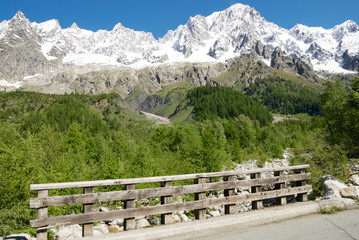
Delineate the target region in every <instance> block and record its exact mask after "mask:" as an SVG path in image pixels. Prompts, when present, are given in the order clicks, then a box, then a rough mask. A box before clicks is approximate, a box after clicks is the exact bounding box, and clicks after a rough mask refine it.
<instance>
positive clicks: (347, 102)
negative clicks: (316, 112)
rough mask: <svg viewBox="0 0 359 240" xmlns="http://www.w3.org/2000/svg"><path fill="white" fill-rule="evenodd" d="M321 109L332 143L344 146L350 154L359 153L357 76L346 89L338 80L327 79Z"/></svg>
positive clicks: (358, 92)
mask: <svg viewBox="0 0 359 240" xmlns="http://www.w3.org/2000/svg"><path fill="white" fill-rule="evenodd" d="M321 100H322V111H323V113H324V117H325V119H326V122H327V127H328V130H329V132H330V135H329V139H330V140H331V142H332V143H335V144H339V145H343V146H345V147H344V148H345V149H346V150H347V151H348V152H349V155H350V156H358V155H359V124H358V119H359V78H356V79H353V80H352V82H351V88H350V89H346V88H345V87H344V85H343V83H342V82H341V81H340V80H335V81H329V82H328V83H327V85H326V87H325V89H324V93H323V94H322V96H321Z"/></svg>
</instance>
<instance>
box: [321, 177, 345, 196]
mask: <svg viewBox="0 0 359 240" xmlns="http://www.w3.org/2000/svg"><path fill="white" fill-rule="evenodd" d="M346 187H347V186H346V185H345V184H343V183H341V182H338V181H335V180H326V181H324V183H323V198H324V199H332V198H341V195H340V193H339V191H340V190H341V189H343V188H346Z"/></svg>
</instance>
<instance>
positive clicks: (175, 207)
mask: <svg viewBox="0 0 359 240" xmlns="http://www.w3.org/2000/svg"><path fill="white" fill-rule="evenodd" d="M311 190H312V186H310V185H306V186H303V187H293V188H288V189H280V190H274V191H268V192H258V193H251V194H247V195H244V196H239V195H235V196H229V197H224V198H207V199H204V200H198V201H193V202H183V203H173V204H167V205H161V206H151V207H142V208H132V209H123V210H116V211H109V212H99V213H87V214H75V215H65V216H58V217H48V218H43V219H37V220H31V221H30V225H31V227H36V228H40V229H41V227H42V229H49V228H54V227H58V226H66V225H73V224H81V223H87V222H97V221H105V220H106V221H107V220H114V219H119V218H129V217H138V216H145V215H155V214H161V213H167V212H178V211H183V210H186V209H196V208H207V207H212V206H219V205H223V204H235V203H242V202H247V201H258V200H263V199H268V198H276V197H282V196H287V195H291V194H298V193H306V192H309V191H311ZM59 223H61V224H59ZM48 225H52V226H48ZM44 226H47V227H44Z"/></svg>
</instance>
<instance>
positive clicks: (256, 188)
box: [251, 173, 263, 209]
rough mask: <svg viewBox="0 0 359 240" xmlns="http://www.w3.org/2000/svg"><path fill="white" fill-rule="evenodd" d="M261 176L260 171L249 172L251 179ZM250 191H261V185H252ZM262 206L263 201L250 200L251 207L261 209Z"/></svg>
mask: <svg viewBox="0 0 359 240" xmlns="http://www.w3.org/2000/svg"><path fill="white" fill-rule="evenodd" d="M256 178H261V174H260V173H251V179H256ZM251 190H252V193H258V192H261V191H262V187H261V186H260V185H259V186H252V187H251ZM262 208H263V201H262V200H260V201H252V209H262Z"/></svg>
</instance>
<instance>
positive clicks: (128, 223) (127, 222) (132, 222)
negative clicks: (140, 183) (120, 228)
mask: <svg viewBox="0 0 359 240" xmlns="http://www.w3.org/2000/svg"><path fill="white" fill-rule="evenodd" d="M125 188H126V190H134V189H135V188H136V185H135V184H128V185H126V186H125ZM132 208H136V200H135V199H129V200H126V201H125V209H132ZM135 228H136V219H135V216H128V217H126V218H125V219H124V229H125V230H133V229H135Z"/></svg>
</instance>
